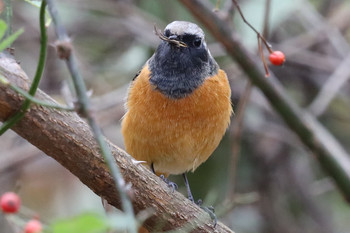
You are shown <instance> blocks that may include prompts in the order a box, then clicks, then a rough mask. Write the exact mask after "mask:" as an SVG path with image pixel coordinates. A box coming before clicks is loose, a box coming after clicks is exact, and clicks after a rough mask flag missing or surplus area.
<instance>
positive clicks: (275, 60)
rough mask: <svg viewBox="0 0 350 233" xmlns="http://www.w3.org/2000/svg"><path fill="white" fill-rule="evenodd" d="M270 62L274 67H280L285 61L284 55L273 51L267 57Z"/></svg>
mask: <svg viewBox="0 0 350 233" xmlns="http://www.w3.org/2000/svg"><path fill="white" fill-rule="evenodd" d="M269 59H270V62H271V63H272V64H274V65H275V66H281V65H283V63H284V62H285V61H286V57H285V56H284V53H282V52H281V51H274V52H272V53H271V54H270V56H269Z"/></svg>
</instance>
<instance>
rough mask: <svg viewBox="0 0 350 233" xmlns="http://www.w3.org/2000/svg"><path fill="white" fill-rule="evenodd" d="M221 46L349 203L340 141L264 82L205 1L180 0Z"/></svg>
mask: <svg viewBox="0 0 350 233" xmlns="http://www.w3.org/2000/svg"><path fill="white" fill-rule="evenodd" d="M180 2H182V3H183V5H185V6H186V7H187V8H188V10H189V11H191V12H192V14H193V15H194V16H196V17H197V18H198V19H199V20H200V21H201V22H202V23H203V24H204V25H205V26H206V28H207V29H208V30H209V31H210V32H211V33H212V34H213V36H214V37H215V38H216V39H217V40H218V41H220V42H221V43H222V45H223V46H224V47H225V48H226V51H227V53H228V54H229V55H230V56H231V57H232V59H233V60H235V61H236V62H237V63H238V65H240V67H241V68H242V70H243V71H244V72H245V73H246V75H247V77H248V78H249V79H250V80H251V81H252V83H253V84H254V85H256V86H257V87H258V88H260V90H261V91H262V92H263V94H264V95H265V97H266V98H267V99H268V100H269V102H270V104H271V106H272V107H273V108H274V109H275V111H276V112H277V113H278V114H279V115H280V116H281V117H282V118H283V120H284V121H285V122H286V124H287V125H288V126H289V127H290V128H291V130H293V131H294V132H295V133H296V134H297V135H298V136H299V138H300V140H301V142H302V143H303V144H304V145H305V146H306V147H307V148H309V149H310V151H311V152H312V154H314V155H315V156H316V158H317V161H318V162H319V163H320V166H321V167H322V168H323V169H324V170H325V172H327V173H328V174H329V175H330V176H331V177H332V178H333V180H334V182H335V183H336V184H337V186H338V188H339V190H340V191H341V192H342V194H343V195H344V197H345V199H346V200H347V201H348V202H350V155H349V154H348V153H347V152H346V151H345V150H344V149H343V147H342V146H341V145H340V144H339V142H338V141H337V140H336V139H335V138H334V137H333V135H331V134H330V133H329V132H328V131H327V129H325V128H324V127H323V126H322V125H321V124H320V123H319V122H318V121H317V120H316V119H315V118H314V117H313V116H311V115H310V114H309V113H307V112H306V111H304V112H303V111H302V110H301V109H300V108H299V107H298V106H297V105H296V104H295V103H294V102H293V101H292V100H291V99H289V98H288V97H287V95H286V94H285V93H286V92H285V91H284V89H283V88H282V86H280V85H279V84H278V83H277V82H272V81H273V78H272V77H271V78H269V79H266V78H265V77H264V74H263V73H262V72H261V69H260V68H259V66H257V65H256V64H257V63H256V62H255V60H254V59H253V58H252V56H251V55H250V53H249V52H248V51H247V50H246V49H245V48H244V47H243V46H242V44H241V43H240V42H239V41H238V39H237V38H235V37H234V33H233V31H232V30H231V29H230V28H229V27H228V25H227V24H226V23H225V21H223V20H221V19H220V18H219V17H218V16H217V15H216V14H215V13H214V12H213V11H212V10H211V9H212V7H211V5H210V4H209V3H208V2H207V1H199V0H180Z"/></svg>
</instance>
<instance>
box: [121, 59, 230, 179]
mask: <svg viewBox="0 0 350 233" xmlns="http://www.w3.org/2000/svg"><path fill="white" fill-rule="evenodd" d="M149 75H150V72H149V69H148V67H147V65H146V66H145V67H144V68H143V69H142V71H141V73H140V75H139V76H138V77H137V78H136V80H135V81H134V82H133V83H132V85H131V87H130V90H129V96H128V101H127V108H128V111H127V113H126V114H125V116H124V118H123V121H122V134H123V136H124V143H125V148H126V151H127V152H128V153H129V154H130V155H132V156H133V157H134V158H135V159H137V160H141V161H146V162H147V163H148V165H150V164H152V163H153V165H154V169H155V171H156V172H157V173H161V174H181V173H184V172H187V171H189V170H192V171H193V170H195V169H196V168H197V167H198V166H199V165H200V164H201V163H203V162H204V161H206V160H207V159H208V157H209V156H210V155H211V154H212V153H213V151H214V150H215V148H216V147H217V146H218V144H219V142H220V140H221V139H222V137H223V135H224V133H225V131H226V128H227V126H228V124H229V122H230V116H231V113H232V108H231V102H230V95H231V91H230V87H229V83H228V80H227V77H226V74H225V72H224V71H222V70H219V73H218V74H217V75H215V76H213V77H210V78H208V79H206V80H205V81H204V83H203V84H202V85H201V86H200V87H199V88H197V89H196V90H195V91H194V92H193V93H191V94H190V95H189V96H187V97H185V98H182V99H170V98H168V97H166V96H164V95H163V94H161V93H160V92H159V91H157V90H155V89H154V88H153V87H152V86H151V84H150V82H149Z"/></svg>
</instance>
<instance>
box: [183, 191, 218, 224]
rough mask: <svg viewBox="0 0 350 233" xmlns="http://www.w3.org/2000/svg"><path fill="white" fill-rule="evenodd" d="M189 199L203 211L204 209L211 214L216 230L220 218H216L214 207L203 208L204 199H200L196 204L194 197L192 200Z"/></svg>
mask: <svg viewBox="0 0 350 233" xmlns="http://www.w3.org/2000/svg"><path fill="white" fill-rule="evenodd" d="M189 199H190V201H192V202H193V203H195V204H196V205H198V206H199V207H200V208H201V209H203V210H204V211H205V212H207V213H208V214H209V216H210V218H211V220H213V225H214V228H215V227H216V224H217V223H218V218H217V217H216V214H215V209H214V207H213V206H203V201H202V199H199V200H198V201H196V202H195V201H194V200H193V197H192V199H191V197H189Z"/></svg>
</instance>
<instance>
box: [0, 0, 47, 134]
mask: <svg viewBox="0 0 350 233" xmlns="http://www.w3.org/2000/svg"><path fill="white" fill-rule="evenodd" d="M45 7H46V1H45V0H43V1H42V2H41V7H40V40H41V45H40V54H39V61H38V66H37V68H36V72H35V76H34V79H33V82H32V85H31V86H30V89H29V92H28V93H29V95H31V96H34V95H35V93H36V90H37V89H38V86H39V82H40V79H41V76H42V74H43V71H44V67H45V60H46V48H47V35H46V27H45ZM30 103H31V101H30V100H29V99H26V100H25V101H24V103H23V105H22V107H21V109H20V111H18V112H17V113H16V114H15V115H13V116H12V117H11V118H10V119H8V120H7V121H5V122H4V123H3V124H2V125H1V127H0V136H1V135H2V134H3V133H5V132H6V131H7V130H8V129H9V128H11V127H12V126H13V125H14V124H16V123H17V122H18V121H19V120H21V119H22V118H23V116H24V114H25V112H26V111H27V110H28V109H29V107H30Z"/></svg>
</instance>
